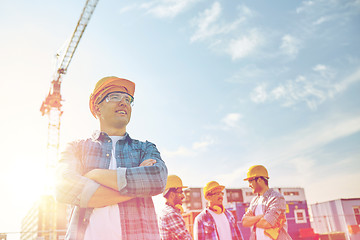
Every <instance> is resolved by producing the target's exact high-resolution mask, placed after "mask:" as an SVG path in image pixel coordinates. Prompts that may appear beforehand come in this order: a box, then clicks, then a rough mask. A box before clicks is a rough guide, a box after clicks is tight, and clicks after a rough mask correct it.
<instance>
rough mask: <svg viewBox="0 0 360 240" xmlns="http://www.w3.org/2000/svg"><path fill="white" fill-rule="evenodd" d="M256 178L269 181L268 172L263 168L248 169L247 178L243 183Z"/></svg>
mask: <svg viewBox="0 0 360 240" xmlns="http://www.w3.org/2000/svg"><path fill="white" fill-rule="evenodd" d="M256 177H264V178H267V179H269V175H268V171H267V170H266V168H265V167H264V166H262V165H254V166H252V167H250V168H249V171H248V172H247V178H245V179H244V181H248V180H251V179H253V178H256Z"/></svg>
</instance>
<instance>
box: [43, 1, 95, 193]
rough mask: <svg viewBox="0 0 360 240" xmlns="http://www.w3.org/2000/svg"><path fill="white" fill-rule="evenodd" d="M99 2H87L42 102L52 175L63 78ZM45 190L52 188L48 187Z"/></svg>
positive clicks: (60, 113) (56, 145)
mask: <svg viewBox="0 0 360 240" xmlns="http://www.w3.org/2000/svg"><path fill="white" fill-rule="evenodd" d="M98 1H99V0H87V1H86V3H85V6H84V8H83V11H82V13H81V16H80V19H79V21H78V23H77V25H76V28H75V31H74V32H73V34H72V36H71V40H70V42H69V44H68V45H67V47H66V51H65V53H64V54H63V55H62V56H61V59H60V61H59V62H60V64H59V65H58V67H57V71H56V73H55V74H54V79H53V80H52V81H51V86H50V91H49V94H48V95H47V96H46V98H45V100H44V101H43V102H42V105H41V108H40V111H41V114H42V116H44V115H48V117H49V123H48V140H47V163H46V169H47V172H49V173H50V175H52V174H51V172H52V170H53V169H54V167H55V165H56V162H57V157H58V152H59V142H60V123H61V121H60V118H61V115H62V114H63V111H62V109H61V107H62V104H61V102H62V101H63V99H62V97H61V91H60V90H61V81H62V76H63V75H65V74H66V72H67V69H68V67H69V65H70V62H71V59H72V57H73V56H74V53H75V51H76V48H77V46H78V45H79V42H80V40H81V37H82V36H83V33H84V31H85V29H86V27H87V25H88V23H89V20H90V18H91V16H92V14H93V12H94V10H95V7H96V5H97V3H98ZM45 188H52V187H51V186H47V187H45ZM49 190H50V191H51V189H45V191H49Z"/></svg>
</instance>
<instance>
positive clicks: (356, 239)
mask: <svg viewBox="0 0 360 240" xmlns="http://www.w3.org/2000/svg"><path fill="white" fill-rule="evenodd" d="M310 207H311V212H312V216H313V219H314V220H313V228H314V229H315V231H316V232H317V233H320V234H325V233H334V232H342V233H344V235H345V237H346V239H347V240H360V227H359V226H360V198H350V199H337V200H333V201H328V202H322V203H315V204H312V205H311V206H310Z"/></svg>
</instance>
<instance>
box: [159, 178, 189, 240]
mask: <svg viewBox="0 0 360 240" xmlns="http://www.w3.org/2000/svg"><path fill="white" fill-rule="evenodd" d="M183 188H187V187H185V186H183V184H182V181H181V179H180V178H179V177H178V176H176V175H169V176H168V179H167V183H166V187H165V191H164V192H163V196H164V198H166V203H165V208H164V209H163V210H162V212H161V214H160V216H159V229H160V237H161V239H162V240H175V239H180V240H191V239H192V237H191V235H190V233H189V231H188V230H187V229H186V226H185V221H184V219H183V217H182V215H181V214H182V211H183V209H182V201H183V199H184V198H185V196H184V193H183Z"/></svg>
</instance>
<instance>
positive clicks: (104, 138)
mask: <svg viewBox="0 0 360 240" xmlns="http://www.w3.org/2000/svg"><path fill="white" fill-rule="evenodd" d="M111 150H112V142H111V139H110V137H109V136H108V135H107V134H106V133H103V132H99V131H97V132H95V133H94V134H93V136H92V138H88V139H84V140H79V141H74V142H71V143H69V144H68V146H67V148H66V149H65V151H64V152H62V154H61V159H60V161H59V164H58V170H57V182H56V198H57V200H58V201H60V202H64V203H68V204H71V205H74V206H75V207H74V209H73V213H72V216H71V220H70V224H69V229H68V232H67V234H66V239H69V240H82V239H83V238H84V233H85V230H86V226H87V224H88V221H89V218H90V215H91V213H92V210H93V209H92V208H86V206H87V204H88V202H89V200H90V198H91V197H92V195H93V194H94V192H95V191H96V190H97V188H98V187H99V184H98V183H96V182H95V181H93V180H91V179H89V178H86V177H83V175H84V174H85V173H87V172H89V171H90V170H92V169H96V168H100V169H109V164H110V160H111ZM115 158H116V163H117V167H118V168H117V177H118V186H119V192H120V193H121V194H122V195H127V196H132V197H135V198H133V199H131V200H129V201H126V202H123V203H118V206H119V212H120V222H121V231H122V239H123V240H127V239H129V240H134V239H146V240H147V239H154V240H155V239H159V238H160V236H159V230H158V225H157V218H156V213H155V209H154V204H153V201H152V198H151V196H154V195H157V194H160V193H161V192H163V190H164V188H165V185H166V180H167V168H166V166H165V163H164V161H163V160H162V159H161V157H160V153H159V151H158V150H157V148H156V146H155V145H154V144H153V143H150V142H148V141H146V142H141V141H138V140H134V139H131V138H130V136H129V135H128V134H126V136H125V139H124V140H120V141H118V142H117V143H116V150H115ZM150 158H152V159H155V160H156V163H155V164H154V165H153V166H147V167H139V165H140V164H141V162H143V161H144V160H146V159H150Z"/></svg>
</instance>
